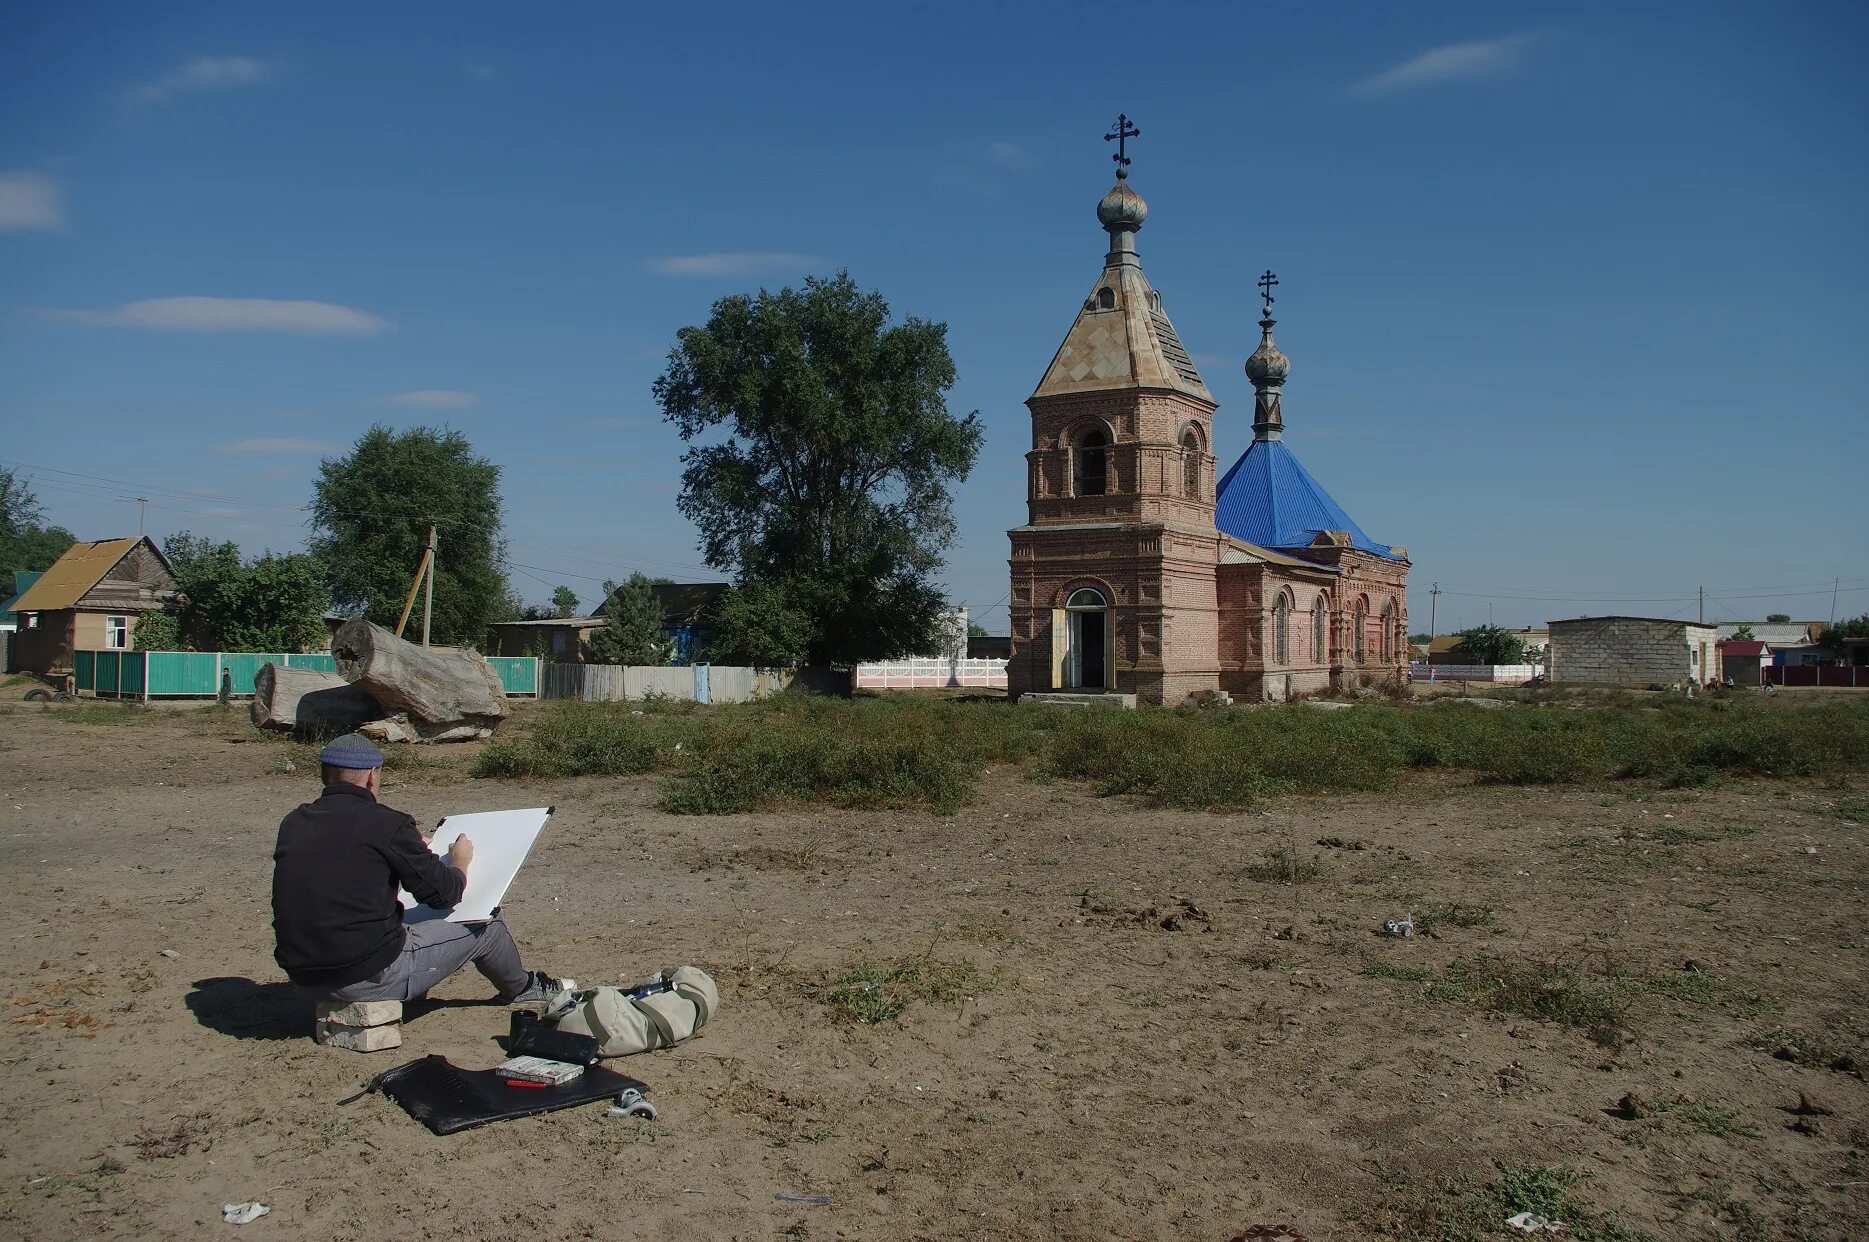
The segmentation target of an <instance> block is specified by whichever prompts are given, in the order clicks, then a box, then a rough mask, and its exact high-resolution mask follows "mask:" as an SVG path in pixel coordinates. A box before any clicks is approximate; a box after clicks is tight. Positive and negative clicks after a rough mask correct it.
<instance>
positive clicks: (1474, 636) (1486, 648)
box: [1454, 625, 1525, 664]
mask: <svg viewBox="0 0 1869 1242" xmlns="http://www.w3.org/2000/svg"><path fill="white" fill-rule="evenodd" d="M1459 635H1460V641H1459V642H1458V643H1455V644H1454V651H1455V653H1456V654H1458V655H1459V656H1460V657H1461V658H1462V659H1463V660H1464V661H1465V662H1466V663H1468V664H1523V663H1524V662H1525V640H1524V639H1522V638H1520V637H1519V636H1518V635H1517V634H1514V633H1513V632H1512V631H1511V630H1505V629H1501V628H1499V627H1498V626H1496V625H1476V626H1473V627H1471V628H1470V629H1464V630H1461V631H1460V632H1459Z"/></svg>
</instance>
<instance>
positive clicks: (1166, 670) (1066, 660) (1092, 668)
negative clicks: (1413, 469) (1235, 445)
mask: <svg viewBox="0 0 1869 1242" xmlns="http://www.w3.org/2000/svg"><path fill="white" fill-rule="evenodd" d="M1126 127H1127V122H1126V121H1124V122H1121V123H1119V128H1126ZM1131 132H1133V131H1131ZM1112 136H1113V137H1114V136H1116V135H1114V134H1113V135H1112ZM1127 163H1128V160H1127V159H1126V158H1124V157H1123V156H1121V155H1119V156H1118V157H1117V165H1118V166H1117V173H1116V178H1117V180H1116V186H1115V188H1114V189H1112V190H1111V191H1110V192H1109V193H1108V194H1106V195H1104V197H1103V201H1102V202H1100V203H1098V204H1097V219H1098V220H1099V221H1101V222H1102V224H1103V228H1104V230H1105V231H1106V232H1107V233H1108V234H1109V235H1110V249H1109V253H1108V254H1107V255H1106V256H1105V257H1104V261H1103V271H1102V273H1101V274H1100V275H1099V276H1098V277H1097V281H1096V284H1095V285H1094V286H1093V287H1092V288H1091V291H1090V296H1089V297H1088V298H1086V299H1085V300H1084V304H1083V306H1082V308H1080V309H1079V310H1078V312H1077V320H1076V322H1074V323H1073V324H1072V325H1071V330H1070V332H1068V333H1067V334H1066V335H1065V338H1064V344H1063V345H1062V346H1060V347H1059V349H1058V353H1057V356H1056V357H1055V358H1053V359H1052V361H1051V366H1050V367H1049V368H1047V370H1046V371H1045V377H1044V379H1042V380H1041V381H1040V382H1039V385H1038V389H1037V390H1036V391H1035V392H1033V394H1032V396H1031V397H1030V399H1028V400H1027V401H1026V403H1025V404H1026V408H1027V409H1029V410H1030V411H1031V414H1032V449H1031V452H1029V453H1027V454H1026V504H1027V510H1028V517H1027V521H1026V524H1025V525H1023V526H1020V527H1016V528H1015V529H1013V530H1012V531H1010V532H1008V533H1009V534H1010V535H1011V537H1012V561H1011V564H1012V660H1011V664H1010V666H1009V667H1008V670H1007V673H1008V682H1009V687H1010V690H1011V692H1012V693H1013V694H1015V695H1018V694H1026V693H1034V692H1052V691H1064V692H1077V693H1097V692H1105V693H1115V694H1133V695H1135V696H1136V698H1137V700H1138V701H1140V702H1144V703H1156V704H1170V705H1173V704H1178V703H1181V702H1183V701H1185V700H1186V699H1187V697H1188V696H1189V695H1190V694H1197V693H1200V692H1203V691H1207V692H1212V691H1225V692H1227V693H1229V694H1231V695H1232V696H1233V697H1234V698H1235V699H1236V700H1241V701H1246V702H1263V701H1274V702H1277V701H1283V700H1285V699H1288V698H1291V697H1293V696H1295V695H1301V694H1310V693H1317V692H1321V691H1326V690H1343V689H1351V688H1356V687H1361V686H1371V685H1377V684H1380V683H1384V682H1394V681H1397V680H1399V679H1400V678H1401V677H1402V676H1403V672H1404V669H1405V667H1406V661H1407V652H1408V645H1407V632H1408V609H1407V597H1406V594H1405V588H1406V585H1407V579H1408V554H1407V552H1406V550H1405V549H1403V548H1400V547H1395V546H1391V545H1388V544H1381V543H1377V542H1376V541H1375V540H1373V539H1371V538H1370V537H1369V536H1368V535H1366V534H1364V533H1363V531H1362V528H1361V527H1359V526H1357V524H1356V523H1355V522H1354V521H1352V520H1351V518H1350V515H1349V514H1347V513H1345V512H1344V510H1343V508H1342V507H1341V506H1339V505H1338V504H1337V502H1336V501H1335V500H1333V499H1331V497H1330V494H1329V493H1328V492H1326V491H1325V490H1324V489H1323V487H1322V486H1320V485H1319V484H1318V482H1317V480H1316V479H1314V478H1312V477H1311V474H1310V472H1309V471H1307V470H1306V469H1305V468H1304V467H1303V466H1302V465H1301V464H1299V461H1298V458H1297V457H1296V456H1295V455H1294V454H1293V453H1292V451H1291V449H1290V448H1288V447H1287V446H1286V443H1285V438H1284V436H1285V422H1284V413H1283V410H1282V408H1281V397H1282V394H1283V389H1284V386H1285V377H1286V376H1287V374H1289V372H1290V371H1291V362H1290V360H1289V359H1287V358H1286V357H1285V355H1284V354H1283V353H1282V352H1281V351H1280V350H1279V347H1278V346H1277V345H1276V344H1274V343H1273V340H1272V327H1273V319H1272V296H1271V289H1272V286H1273V285H1275V284H1276V283H1277V282H1276V279H1275V278H1273V277H1272V275H1271V273H1269V272H1268V273H1267V274H1266V277H1265V278H1264V279H1263V280H1262V281H1261V284H1262V285H1263V286H1264V288H1265V307H1266V309H1265V317H1264V318H1263V319H1261V320H1260V321H1259V327H1260V330H1261V336H1260V340H1259V348H1258V349H1256V350H1255V351H1254V352H1253V354H1252V356H1251V357H1250V358H1248V359H1247V360H1246V375H1247V377H1248V378H1249V379H1251V380H1252V384H1253V389H1254V391H1255V394H1256V395H1255V397H1254V401H1253V422H1252V433H1253V438H1252V443H1251V444H1250V445H1248V446H1247V449H1246V451H1245V452H1244V453H1242V454H1241V455H1240V457H1239V460H1237V461H1235V462H1234V463H1233V466H1232V468H1231V469H1229V470H1228V471H1227V472H1226V473H1225V474H1224V475H1221V474H1218V472H1217V469H1216V466H1217V459H1216V457H1215V455H1214V454H1215V443H1214V414H1215V412H1216V410H1217V408H1218V407H1217V405H1216V403H1215V402H1214V399H1213V395H1212V394H1211V393H1209V392H1208V391H1207V386H1206V384H1205V383H1203V382H1202V380H1201V377H1200V372H1199V371H1197V370H1196V369H1195V367H1194V361H1193V359H1192V358H1190V357H1189V356H1188V352H1187V350H1186V349H1184V348H1182V345H1181V341H1180V339H1179V338H1178V337H1177V336H1176V335H1175V328H1174V325H1173V324H1172V323H1170V322H1169V320H1168V314H1167V312H1166V311H1164V310H1163V309H1162V299H1161V295H1160V294H1158V293H1156V292H1155V290H1154V289H1152V288H1151V287H1150V286H1149V281H1148V278H1147V277H1146V276H1144V275H1143V274H1142V261H1141V258H1140V256H1139V255H1138V254H1137V253H1136V234H1137V233H1138V232H1139V231H1140V230H1141V228H1142V223H1143V221H1144V220H1146V219H1147V218H1148V214H1149V208H1148V204H1147V203H1145V202H1143V201H1142V196H1141V195H1139V194H1137V193H1136V192H1135V190H1133V189H1132V188H1130V185H1129V179H1128V174H1127V171H1126V169H1125V168H1124V165H1126V164H1127Z"/></svg>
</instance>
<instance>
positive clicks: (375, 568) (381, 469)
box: [311, 425, 507, 646]
mask: <svg viewBox="0 0 1869 1242" xmlns="http://www.w3.org/2000/svg"><path fill="white" fill-rule="evenodd" d="M311 509H312V521H313V524H314V526H315V527H316V530H317V533H316V534H315V535H314V537H313V538H312V540H311V550H312V552H313V554H314V555H316V556H317V557H318V559H319V561H320V562H321V563H322V564H323V565H324V570H325V583H326V585H327V587H328V588H329V589H330V592H331V598H332V599H333V600H334V601H335V602H336V603H337V605H338V607H340V608H342V609H344V610H346V611H356V612H359V613H361V614H362V615H364V616H366V617H368V618H369V619H370V620H372V621H374V622H376V623H377V624H378V625H382V626H388V627H394V626H395V624H396V618H397V617H398V616H399V615H400V614H401V612H402V606H403V601H404V600H405V599H406V598H407V597H408V594H409V584H410V583H411V582H412V581H413V580H414V577H415V571H416V567H417V565H419V564H420V562H421V559H422V549H423V547H424V546H425V545H426V543H427V542H428V527H429V524H430V523H434V524H435V525H436V526H437V527H438V528H439V532H440V548H441V551H440V555H439V556H438V557H437V558H436V560H437V565H436V573H435V610H434V627H433V636H434V640H435V641H436V642H441V643H460V644H467V645H473V646H478V645H480V643H481V642H482V641H483V640H484V638H485V635H486V629H487V622H488V621H490V620H492V619H493V618H494V617H496V616H498V615H500V614H501V613H502V612H503V611H504V610H505V608H506V600H507V586H506V574H505V572H504V571H503V570H502V569H501V562H502V561H503V560H504V559H505V550H506V549H505V542H504V541H503V540H502V538H501V535H500V526H501V522H502V520H503V519H502V509H501V503H500V468H499V467H498V466H497V465H495V464H493V463H492V462H490V461H488V460H487V459H486V458H484V457H477V456H475V455H474V450H473V446H472V445H471V444H469V443H468V442H467V437H466V436H463V435H462V434H461V433H460V432H458V431H453V430H450V429H448V428H442V429H440V430H437V429H435V428H431V427H415V428H411V429H410V430H408V431H402V432H397V431H391V430H390V429H389V428H388V427H384V426H381V425H379V426H375V427H372V428H370V430H369V431H367V432H365V433H364V434H363V437H362V438H361V439H359V440H358V441H357V444H356V447H355V448H353V449H352V450H351V452H350V453H349V455H347V456H344V457H332V458H327V459H326V460H325V462H324V464H323V465H322V466H321V467H320V469H319V478H318V481H317V483H316V485H315V492H314V495H313V497H312V506H311ZM417 607H420V603H419V601H418V603H417ZM410 623H411V625H419V621H417V620H415V619H414V618H413V617H412V619H411V622H410Z"/></svg>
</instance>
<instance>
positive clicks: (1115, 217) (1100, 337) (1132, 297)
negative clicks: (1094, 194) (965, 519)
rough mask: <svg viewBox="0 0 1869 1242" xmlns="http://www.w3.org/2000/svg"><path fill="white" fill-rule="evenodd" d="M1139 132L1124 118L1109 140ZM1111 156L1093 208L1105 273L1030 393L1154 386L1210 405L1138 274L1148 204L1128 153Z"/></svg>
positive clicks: (1153, 294) (1158, 298) (1159, 303)
mask: <svg viewBox="0 0 1869 1242" xmlns="http://www.w3.org/2000/svg"><path fill="white" fill-rule="evenodd" d="M1119 131H1120V132H1119ZM1138 132H1139V131H1137V130H1136V129H1135V128H1134V127H1133V126H1131V125H1130V124H1129V118H1128V117H1126V116H1125V117H1122V118H1120V119H1119V120H1118V123H1117V127H1116V128H1115V129H1112V130H1111V132H1110V134H1109V135H1108V136H1109V137H1110V138H1111V139H1112V140H1116V141H1118V142H1119V145H1121V146H1123V147H1125V148H1126V145H1127V140H1128V139H1130V138H1134V137H1136V136H1137V133H1138ZM1114 158H1116V160H1117V166H1116V184H1115V185H1114V186H1113V187H1111V189H1110V192H1109V193H1108V194H1105V195H1104V196H1103V198H1102V200H1101V201H1099V202H1098V203H1097V222H1098V223H1099V224H1101V225H1102V226H1103V229H1104V231H1105V232H1106V233H1108V234H1109V235H1110V248H1109V252H1108V253H1107V254H1106V255H1104V258H1103V272H1102V274H1101V275H1100V276H1098V277H1097V283H1096V285H1095V287H1093V288H1092V289H1091V291H1090V296H1089V297H1088V298H1086V299H1084V306H1083V309H1082V310H1080V311H1079V312H1078V313H1077V321H1076V322H1075V323H1073V324H1072V325H1071V330H1070V331H1069V332H1068V333H1066V334H1065V337H1064V344H1063V345H1061V346H1059V348H1058V353H1057V355H1056V356H1055V357H1054V358H1053V359H1052V360H1051V366H1050V367H1048V368H1047V369H1046V371H1045V378H1044V379H1042V380H1040V381H1039V385H1038V388H1037V390H1036V391H1034V392H1033V394H1032V395H1033V396H1034V397H1049V396H1058V395H1062V394H1066V393H1080V392H1098V391H1109V390H1114V389H1132V388H1157V389H1168V390H1170V391H1174V392H1180V393H1186V394H1187V395H1188V396H1191V397H1198V398H1199V399H1200V400H1202V401H1205V402H1208V403H1209V404H1212V403H1213V400H1214V399H1213V394H1211V393H1209V392H1208V391H1207V385H1206V384H1205V383H1204V382H1202V380H1201V375H1200V372H1199V371H1197V370H1195V369H1194V360H1193V359H1192V358H1190V357H1188V351H1187V350H1186V349H1185V348H1183V347H1182V344H1181V338H1180V337H1179V336H1177V335H1176V334H1175V325H1174V324H1172V323H1170V322H1169V321H1168V315H1167V312H1165V311H1163V310H1162V297H1161V294H1159V293H1157V292H1155V290H1154V289H1152V288H1151V287H1150V286H1149V280H1148V277H1146V276H1144V275H1143V274H1142V259H1141V256H1139V255H1138V254H1137V253H1136V234H1137V233H1138V232H1140V231H1141V229H1142V224H1143V222H1144V221H1145V220H1147V219H1148V218H1149V205H1148V203H1146V202H1144V201H1143V198H1142V195H1140V194H1138V193H1136V191H1135V189H1134V188H1133V187H1131V186H1130V184H1129V169H1128V164H1129V162H1130V160H1129V155H1128V153H1127V150H1126V149H1124V150H1122V151H1120V152H1119V154H1118V155H1117V156H1116V157H1114Z"/></svg>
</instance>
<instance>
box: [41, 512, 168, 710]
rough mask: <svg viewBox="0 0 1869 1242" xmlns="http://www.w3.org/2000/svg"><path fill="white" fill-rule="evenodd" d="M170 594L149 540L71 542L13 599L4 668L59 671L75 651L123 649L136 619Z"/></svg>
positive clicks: (44, 673) (46, 673) (164, 568)
mask: <svg viewBox="0 0 1869 1242" xmlns="http://www.w3.org/2000/svg"><path fill="white" fill-rule="evenodd" d="M175 598H176V584H175V575H174V574H173V573H172V572H171V571H170V569H169V562H168V561H167V560H166V559H165V558H164V557H163V555H162V551H161V549H159V548H157V547H156V545H155V543H154V542H152V541H151V540H149V539H147V538H144V537H138V538H135V539H101V540H98V541H96V542H94V543H74V544H73V545H72V546H71V547H70V548H68V549H66V551H65V555H63V556H61V557H59V558H58V560H57V561H55V562H54V563H53V564H52V567H51V568H50V569H48V570H46V571H45V572H44V573H43V574H41V575H40V576H39V580H38V581H37V582H34V583H33V584H32V585H31V586H30V587H28V588H26V590H25V592H24V593H23V594H21V595H20V596H19V598H18V599H15V600H14V601H13V613H14V615H15V616H16V617H18V618H19V621H18V624H19V630H18V632H17V633H15V634H14V635H13V652H12V669H11V670H10V671H13V672H21V673H36V674H38V675H39V676H41V677H58V676H63V675H65V674H67V673H69V672H71V669H72V653H73V652H75V651H109V650H128V649H129V648H131V647H132V646H134V645H135V635H136V623H137V621H138V619H139V618H141V617H142V616H143V614H145V613H147V612H152V611H156V610H159V609H162V608H166V607H168V606H169V605H170V604H171V603H173V602H174V601H175Z"/></svg>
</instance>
